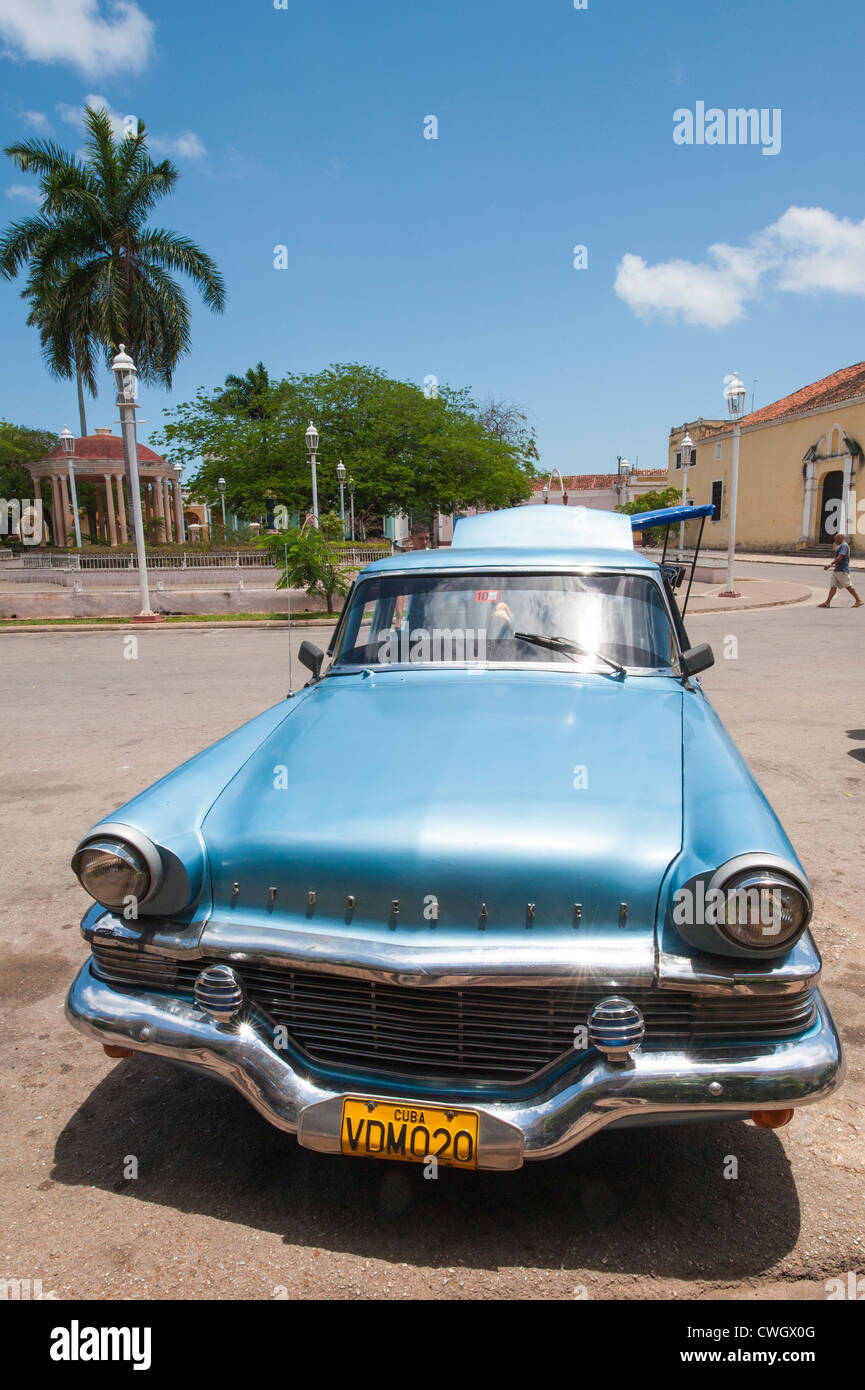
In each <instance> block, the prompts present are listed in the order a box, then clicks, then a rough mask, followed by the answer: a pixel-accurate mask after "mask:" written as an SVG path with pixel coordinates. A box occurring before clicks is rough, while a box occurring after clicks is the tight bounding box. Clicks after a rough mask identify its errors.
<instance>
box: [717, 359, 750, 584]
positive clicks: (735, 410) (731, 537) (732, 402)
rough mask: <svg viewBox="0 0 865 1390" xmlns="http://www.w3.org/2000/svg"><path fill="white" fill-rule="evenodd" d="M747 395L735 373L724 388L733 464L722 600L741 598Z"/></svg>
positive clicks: (742, 383) (743, 385)
mask: <svg viewBox="0 0 865 1390" xmlns="http://www.w3.org/2000/svg"><path fill="white" fill-rule="evenodd" d="M746 394H747V392H746V390H745V384H744V382H742V381H740V380H739V374H738V372H734V373H733V375H732V376H731V377H730V379H729V380H728V382H727V385H726V386H725V388H724V397H725V399H726V402H727V409H728V411H729V412H730V419H731V420H732V421H733V463H732V466H731V468H730V505H729V513H730V526H729V531H728V537H727V588H726V589H725V590H724V593H723V594H722V595H721V597H722V598H738V597H739V595H738V594H737V593H736V591H735V589H734V588H733V564H734V561H735V556H736V507H737V503H738V500H739V434H740V429H741V419H742V412H743V410H744V409H745V396H746Z"/></svg>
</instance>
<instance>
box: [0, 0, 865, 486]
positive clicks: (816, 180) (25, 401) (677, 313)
mask: <svg viewBox="0 0 865 1390" xmlns="http://www.w3.org/2000/svg"><path fill="white" fill-rule="evenodd" d="M863 28H865V25H863V19H862V9H861V0H823V3H821V4H820V5H819V6H811V5H806V4H797V5H791V4H790V3H789V0H761V3H760V4H759V5H754V4H753V3H745V0H727V3H726V4H725V5H724V6H723V7H714V6H708V5H705V4H695V3H694V0H662V2H659V3H650V0H642V3H640V2H639V0H588V8H586V9H582V10H577V9H575V8H574V4H573V0H534V3H532V0H471V3H470V4H466V2H465V0H437V3H435V4H420V3H415V4H411V3H406V0H371V3H369V4H366V5H358V4H349V3H348V0H318V2H317V3H316V4H315V5H310V4H308V3H303V0H286V8H284V9H276V8H275V7H274V3H273V0H236V3H235V2H234V0H232V2H231V3H230V2H229V0H210V3H207V4H204V3H201V0H185V3H183V4H180V3H177V0H173V3H171V4H169V3H168V0H139V3H138V4H137V5H136V4H128V3H125V4H123V5H122V6H121V5H112V4H111V3H108V0H0V54H2V56H0V144H4V145H5V144H8V143H10V142H11V141H13V140H17V139H19V138H21V137H22V136H24V135H26V134H34V133H36V134H38V133H43V132H47V131H48V130H49V129H50V131H52V132H53V135H54V137H55V138H57V139H58V140H60V141H61V143H63V144H65V145H66V146H67V147H68V148H70V149H76V148H78V147H79V144H80V133H79V130H78V128H77V127H76V124H75V121H76V118H77V112H78V110H79V109H80V108H81V106H82V105H83V102H84V100H85V98H87V97H88V96H90V95H98V96H100V97H103V98H104V99H105V101H106V102H107V103H108V105H109V108H110V110H111V111H112V112H115V113H117V115H118V116H124V115H127V114H135V115H136V116H138V117H140V118H141V119H143V120H144V121H145V122H146V124H147V127H148V131H149V132H150V133H151V135H152V136H153V137H154V141H155V143H156V145H157V147H158V149H159V150H160V152H165V153H168V154H171V156H172V158H174V159H175V162H176V163H177V164H178V167H179V168H180V170H181V174H182V177H181V180H180V183H179V185H178V191H177V193H176V194H175V195H174V196H172V198H171V199H169V200H167V201H166V202H165V203H164V204H163V205H162V208H161V210H160V212H159V214H158V217H157V219H156V220H158V221H159V222H160V223H161V224H162V225H167V226H170V227H173V228H176V229H178V230H181V231H183V232H185V233H188V234H189V235H191V236H193V237H194V238H196V240H198V241H199V242H200V243H201V244H202V245H203V247H204V248H205V249H206V250H207V251H208V252H209V253H210V254H211V255H213V256H214V257H215V259H216V260H217V261H218V263H219V265H220V266H221V268H222V270H223V272H224V275H225V277H226V280H227V284H228V290H229V302H228V308H227V312H226V313H225V315H224V316H222V317H214V316H212V315H211V314H209V313H208V312H207V311H206V310H205V309H204V308H203V306H201V304H200V302H199V301H197V299H195V298H194V297H193V304H194V309H193V350H192V353H191V355H190V356H189V357H188V358H186V359H185V360H184V362H183V363H182V364H181V366H180V367H179V369H178V372H177V376H176V381H175V388H174V390H173V391H172V392H171V393H166V392H164V391H159V390H156V389H150V388H148V389H147V390H146V391H145V393H144V397H143V401H142V404H143V406H144V409H143V410H142V414H143V415H144V417H145V419H146V421H147V424H146V425H145V427H144V430H143V433H144V435H145V436H148V435H149V434H151V433H152V432H153V431H154V430H155V429H156V428H158V427H159V424H160V421H161V419H162V410H163V409H164V408H165V407H166V406H168V405H170V404H171V403H172V401H180V400H184V399H188V398H189V397H190V396H191V395H192V394H193V392H194V391H195V389H196V388H197V387H198V386H205V387H212V386H215V385H217V384H218V383H220V382H221V381H222V379H223V378H224V376H225V375H226V373H228V372H230V371H235V372H243V371H245V369H246V368H247V367H248V366H251V365H253V364H254V363H255V362H257V361H258V360H259V358H260V359H262V360H263V361H264V362H265V363H266V365H267V366H268V368H269V369H270V370H271V372H273V373H281V372H285V371H307V370H309V371H314V370H318V369H320V368H322V367H324V366H326V365H327V364H329V363H331V362H335V361H344V362H347V361H361V362H366V363H369V364H372V365H375V366H378V367H381V368H383V369H384V370H385V371H387V372H388V373H390V374H392V375H394V376H398V377H401V378H407V379H411V380H415V381H417V382H419V383H422V382H423V380H424V378H425V377H426V376H428V375H430V374H432V375H435V376H436V377H437V378H438V379H439V380H440V381H442V382H449V383H451V384H453V385H469V386H471V387H472V388H473V389H474V391H475V393H476V395H477V396H478V398H480V399H484V398H486V397H488V396H494V397H497V398H501V397H505V398H508V399H512V400H515V401H516V402H518V403H519V404H520V405H522V406H523V407H524V408H525V409H526V411H527V413H528V415H529V417H530V419H531V421H532V423H533V424H534V425H535V427H536V429H537V432H538V440H539V445H540V449H541V456H542V462H543V464H544V465H545V466H547V467H552V466H554V465H555V466H557V467H559V468H561V469H562V471H563V472H577V473H583V472H596V471H598V472H607V471H611V470H612V469H614V468H615V458H616V455H617V454H619V453H623V454H626V455H627V456H628V457H629V458H630V459H631V460H632V462H633V461H634V460H635V459H638V460H639V465H640V467H652V466H659V465H663V464H664V462H665V458H666V449H665V443H666V436H667V432H668V430H669V428H670V426H671V425H672V424H674V423H680V422H681V421H682V420H684V419H686V418H687V419H689V420H690V419H693V418H695V417H697V416H699V415H704V416H706V417H712V416H716V415H718V414H720V413H722V410H723V400H722V389H723V378H724V376H725V375H726V374H727V373H728V372H731V371H733V370H734V369H735V370H737V371H738V372H739V373H740V375H741V376H742V378H743V379H744V380H745V382H746V384H747V386H748V389H749V404H750V390H751V385H752V382H753V380H754V379H755V378H757V379H758V384H757V387H756V402H757V405H758V406H759V405H761V404H766V403H767V402H768V401H770V400H772V399H775V398H777V397H778V396H781V395H785V394H787V392H789V391H792V390H795V389H796V388H798V387H799V386H802V385H804V384H805V383H807V382H809V381H812V380H816V379H817V378H819V377H821V376H824V375H826V374H828V373H829V372H832V371H834V370H836V369H837V368H839V367H842V366H846V365H848V364H849V363H852V362H857V361H859V360H861V359H863V358H865V343H863V335H862V310H863V297H865V220H863V219H865V206H863V204H865V189H863V185H862V179H861V169H862V147H863V130H862V126H863V116H862V113H861V103H860V102H859V101H858V99H857V97H856V94H855V81H854V79H853V77H851V74H853V73H854V70H855V55H856V54H857V53H858V52H859V51H860V49H861V44H862V38H863ZM851 63H852V65H853V66H851ZM698 102H703V103H705V107H706V108H718V109H720V110H722V111H724V112H726V111H727V110H728V109H730V108H738V107H743V108H757V109H763V108H765V109H766V110H767V112H773V111H775V110H776V109H779V110H780V111H781V127H780V130H781V149H780V152H779V153H777V154H775V155H765V154H763V152H762V148H761V146H760V145H739V144H714V145H710V144H692V145H682V144H676V143H675V142H674V140H673V131H674V112H675V111H676V110H684V109H687V110H690V111H694V110H695V108H696V104H697V103H698ZM429 115H435V116H436V117H437V119H438V139H437V140H427V139H424V135H423V131H424V118H425V117H426V116H429ZM29 183H30V181H29V180H28V179H27V178H26V177H24V176H22V175H21V174H19V173H18V172H17V171H16V170H15V169H14V168H13V166H12V165H11V163H10V162H9V161H7V160H3V161H2V166H0V214H2V219H3V221H4V223H5V222H8V221H10V220H11V219H12V218H14V217H18V216H22V215H26V213H28V212H29V211H30V210H31V209H32V207H33V204H32V203H31V202H30V201H28V197H29V196H30V195H31V193H32V188H31V190H30V191H28V184H29ZM797 210H798V211H797ZM803 210H805V211H803ZM280 244H284V245H285V246H287V248H288V269H287V270H282V271H278V270H275V269H274V268H273V252H274V247H275V246H277V245H280ZM576 245H585V246H586V247H587V248H588V268H587V269H584V270H577V269H575V268H574V266H573V263H572V262H573V248H574V247H575V246H576ZM713 247H714V248H716V249H715V250H714V251H713V250H710V248H713ZM719 247H720V248H721V249H720V250H719V249H717V248H719ZM19 288H20V286H16V285H9V284H5V283H4V284H0V416H2V417H4V418H7V419H12V420H14V421H16V422H18V423H21V424H30V425H40V426H45V427H51V428H56V429H58V430H59V429H60V428H61V427H62V425H63V424H64V423H67V422H68V423H69V424H70V425H71V426H72V427H73V428H75V426H76V418H77V412H76V408H75V391H74V386H73V384H71V383H68V384H67V383H58V382H54V381H52V380H51V379H50V378H49V377H48V376H47V374H46V373H45V371H44V368H43V366H42V363H41V358H40V354H39V349H38V343H37V340H36V335H35V334H34V332H33V330H31V329H28V328H26V327H25V325H24V317H25V312H24V305H23V304H22V302H21V301H20V300H19V298H18V292H19ZM114 415H115V411H114V409H113V406H112V404H111V400H110V394H109V387H108V382H107V379H106V385H105V390H104V391H103V394H102V397H101V398H100V400H99V401H98V402H95V403H92V404H91V405H90V407H89V423H90V427H91V429H92V428H93V427H94V426H95V425H107V424H111V423H112V421H113V419H114ZM323 444H325V445H326V441H323Z"/></svg>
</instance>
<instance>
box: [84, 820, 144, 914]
mask: <svg viewBox="0 0 865 1390" xmlns="http://www.w3.org/2000/svg"><path fill="white" fill-rule="evenodd" d="M87 850H100V851H102V852H103V853H106V854H113V855H115V856H116V858H117V859H119V860H120V861H121V862H122V863H123V864H125V865H126V866H127V868H128V869H129V870H130V871H131V872H133V873H136V874H138V876H139V878H140V880H141V887H142V889H143V891H142V892H139V893H124V894H121V895H116V896H115V900H110V898H109V895H105V896H100V895H99V893H98V891H95V890H96V889H98V886H99V885H98V884H93V885H92V886H91V885H90V884H88V882H87V881H86V879H85V878H84V877H82V873H81V859H82V856H83V855H84V854H85V852H86V851H87ZM72 870H73V873H74V874H75V877H76V878H77V879H78V882H79V883H80V884H81V887H82V888H83V889H84V891H85V893H87V894H89V896H90V897H91V898H93V900H94V902H97V903H101V905H102V906H103V907H107V908H108V909H109V910H110V911H114V912H116V911H119V910H120V909H121V908H123V907H124V906H125V905H126V901H127V899H128V898H129V897H130V896H131V897H134V898H135V900H136V904H137V905H138V906H141V905H143V904H144V903H146V902H148V901H149V900H150V899H151V898H152V897H153V896H154V894H155V893H157V892H158V890H159V888H160V886H161V884H162V879H163V866H162V859H161V856H160V854H159V850H158V849H157V848H156V846H155V845H154V844H153V843H152V841H151V840H148V838H147V836H146V835H142V834H141V832H140V831H136V830H134V829H133V828H132V827H131V826H115V825H111V824H106V825H104V826H101V827H100V828H99V829H98V830H95V831H92V832H91V833H90V834H89V835H86V836H85V837H84V839H83V840H82V841H81V842H80V844H79V845H78V846H77V847H76V850H75V853H74V854H73V856H72Z"/></svg>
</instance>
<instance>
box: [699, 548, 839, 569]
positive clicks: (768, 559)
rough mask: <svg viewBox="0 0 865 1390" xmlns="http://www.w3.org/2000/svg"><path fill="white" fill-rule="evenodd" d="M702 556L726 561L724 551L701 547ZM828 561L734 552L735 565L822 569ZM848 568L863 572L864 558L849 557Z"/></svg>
mask: <svg viewBox="0 0 865 1390" xmlns="http://www.w3.org/2000/svg"><path fill="white" fill-rule="evenodd" d="M704 555H705V556H706V558H707V559H711V560H726V559H727V552H726V550H705V549H703V548H702V547H701V549H700V556H701V558H702V557H703V556H704ZM828 559H829V556H828V555H826V556H823V555H799V554H794V555H763V554H755V553H754V552H753V551H751V550H738V549H737V551H736V563H737V564H738V562H739V561H740V560H741V561H743V562H744V561H747V562H748V564H758V565H764V564H765V565H812V566H813V567H815V568H817V567H819V568H821V569H822V567H823V566H824V565H825V564H826V563H827V561H828ZM850 568H851V569H852V570H865V557H863V556H861V555H851V556H850Z"/></svg>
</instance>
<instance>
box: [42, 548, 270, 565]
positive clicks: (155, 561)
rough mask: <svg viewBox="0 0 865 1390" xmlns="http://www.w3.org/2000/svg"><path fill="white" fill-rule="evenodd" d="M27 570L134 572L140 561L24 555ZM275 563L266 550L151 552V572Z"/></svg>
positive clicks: (130, 556) (111, 555) (120, 556)
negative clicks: (200, 552)
mask: <svg viewBox="0 0 865 1390" xmlns="http://www.w3.org/2000/svg"><path fill="white" fill-rule="evenodd" d="M23 560H24V568H25V569H51V570H134V569H137V568H138V560H137V557H136V555H135V553H134V552H131V553H130V552H129V551H121V552H120V553H117V552H112V551H107V552H106V553H105V554H104V555H100V554H85V555H77V554H68V555H48V554H46V553H45V552H42V553H41V554H38V555H27V554H25V555H24V556H23ZM272 564H273V560H272V558H271V557H270V556H269V555H268V554H267V553H266V552H265V551H263V550H221V551H220V550H216V551H214V550H210V551H204V552H202V554H200V555H196V554H191V553H189V552H188V551H184V552H183V553H182V554H181V553H174V554H172V553H171V552H170V551H163V552H159V551H149V552H148V555H147V568H148V569H267V568H269V567H270V566H271V565H272Z"/></svg>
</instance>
